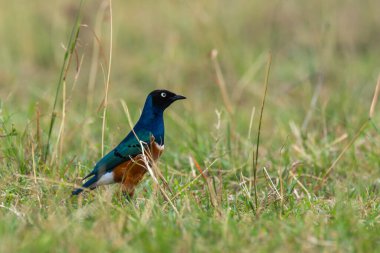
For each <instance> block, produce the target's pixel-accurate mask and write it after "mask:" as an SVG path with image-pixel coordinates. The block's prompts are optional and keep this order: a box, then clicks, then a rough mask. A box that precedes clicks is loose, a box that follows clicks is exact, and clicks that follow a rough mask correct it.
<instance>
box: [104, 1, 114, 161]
mask: <svg viewBox="0 0 380 253" xmlns="http://www.w3.org/2000/svg"><path fill="white" fill-rule="evenodd" d="M109 11H110V49H109V55H108V56H109V59H108V71H107V80H106V87H105V96H104V107H103V117H102V156H103V155H104V132H105V128H106V116H107V106H108V90H109V85H110V75H111V62H112V36H113V35H112V0H109Z"/></svg>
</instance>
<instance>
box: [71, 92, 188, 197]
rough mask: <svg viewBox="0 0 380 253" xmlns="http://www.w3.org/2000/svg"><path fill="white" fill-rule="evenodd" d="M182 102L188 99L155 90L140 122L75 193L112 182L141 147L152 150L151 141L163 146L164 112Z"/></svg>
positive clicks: (148, 98) (98, 163)
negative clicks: (119, 170)
mask: <svg viewBox="0 0 380 253" xmlns="http://www.w3.org/2000/svg"><path fill="white" fill-rule="evenodd" d="M179 99H185V97H183V96H180V95H176V94H174V93H172V92H170V91H168V90H155V91H152V92H151V93H150V94H149V95H148V97H147V99H146V101H145V104H144V108H143V111H142V113H141V116H140V119H139V120H138V122H137V123H136V125H135V127H134V128H133V130H132V131H131V132H130V133H129V134H128V135H127V136H126V137H125V138H124V140H122V141H121V142H120V144H119V145H117V146H116V147H115V148H114V149H113V150H111V151H110V152H109V153H108V154H106V155H105V156H104V157H103V158H102V159H100V160H99V161H98V162H97V163H96V165H95V167H94V169H93V170H92V171H91V172H90V173H89V174H88V175H87V176H86V177H84V178H83V180H85V179H88V180H87V181H86V182H85V183H84V184H83V185H82V187H81V188H78V189H75V190H74V191H73V192H72V194H73V195H78V194H79V193H81V192H82V191H83V190H84V188H89V189H94V188H96V187H97V186H99V185H100V182H102V183H103V182H106V183H109V182H112V180H111V179H110V178H108V177H110V176H112V175H113V170H114V169H115V168H117V167H118V166H119V167H120V165H122V164H123V163H126V162H128V161H130V160H131V159H133V158H135V157H136V156H138V155H141V153H142V145H143V146H144V148H148V149H149V145H150V144H151V143H150V142H151V140H152V138H153V139H154V142H155V144H158V146H163V145H164V140H165V127H164V117H163V113H164V110H165V109H166V108H167V107H168V106H169V105H170V104H171V103H173V102H174V101H176V100H179ZM106 183H104V184H106Z"/></svg>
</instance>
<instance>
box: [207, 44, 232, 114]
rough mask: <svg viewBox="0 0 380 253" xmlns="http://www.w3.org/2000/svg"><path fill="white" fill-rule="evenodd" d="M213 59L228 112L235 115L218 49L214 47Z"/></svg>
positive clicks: (217, 79) (217, 81) (218, 83)
mask: <svg viewBox="0 0 380 253" xmlns="http://www.w3.org/2000/svg"><path fill="white" fill-rule="evenodd" d="M211 60H212V63H213V64H214V68H215V73H216V84H217V85H218V87H219V90H220V93H221V94H222V98H223V103H224V106H225V107H226V109H227V111H228V113H229V114H230V115H233V113H234V110H233V106H232V103H231V101H230V98H229V96H228V93H227V87H226V86H227V85H226V81H225V80H224V77H223V73H222V69H221V68H220V64H219V61H218V50H216V49H213V50H212V51H211Z"/></svg>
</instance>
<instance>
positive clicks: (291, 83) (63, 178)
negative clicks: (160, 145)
mask: <svg viewBox="0 0 380 253" xmlns="http://www.w3.org/2000/svg"><path fill="white" fill-rule="evenodd" d="M83 2H84V4H83V6H82V8H81V9H80V8H79V1H78V0H51V1H46V0H33V1H5V0H0V135H1V136H2V137H3V135H7V134H9V133H12V128H14V129H15V132H17V136H13V135H10V137H9V138H2V137H1V138H0V140H1V141H2V142H1V143H0V144H1V145H0V151H1V154H0V158H1V160H0V161H1V166H0V167H1V168H3V169H0V188H2V192H1V196H0V202H1V207H2V208H1V209H0V210H1V213H4V217H7V218H4V219H2V223H1V224H0V228H1V229H0V230H1V231H2V233H1V236H0V239H1V240H2V243H0V245H1V247H4V249H5V250H4V252H9V249H10V247H13V248H14V249H17V248H18V247H19V246H20V245H21V246H22V247H24V249H26V252H31V251H33V250H32V249H33V247H35V251H38V252H44V251H41V250H45V252H51V250H50V251H49V250H48V249H49V247H56V245H60V246H61V247H62V248H63V249H65V250H67V251H68V252H79V251H80V249H82V250H83V249H84V250H86V249H87V250H88V251H90V250H89V249H93V250H99V251H101V250H102V249H103V252H106V251H110V248H111V249H114V250H115V251H117V250H118V249H119V250H120V249H123V247H124V249H131V248H128V247H129V245H132V247H135V248H132V251H133V249H135V252H136V251H137V252H139V250H138V249H140V250H141V249H147V248H149V247H150V248H149V249H151V251H152V252H159V251H160V249H161V251H162V249H166V248H168V247H176V249H177V252H185V251H183V250H181V249H188V248H191V247H193V249H198V250H199V249H206V250H205V251H207V252H209V251H208V250H207V249H208V248H209V247H210V245H213V244H214V245H216V246H217V249H219V250H226V249H235V250H237V251H240V250H241V249H242V248H244V247H242V245H243V246H244V245H245V246H246V249H249V248H248V247H249V246H252V245H254V247H255V248H254V250H257V248H256V245H259V244H260V243H262V244H260V245H261V247H262V248H259V250H258V251H260V249H265V248H266V249H267V250H268V252H273V249H274V248H277V249H280V251H281V252H283V250H286V249H288V250H289V251H291V252H297V251H300V250H302V249H310V248H312V249H314V250H315V251H314V252H320V249H321V247H327V251H329V252H330V249H332V248H331V247H335V248H334V249H337V251H338V252H339V248H343V249H345V250H343V251H342V252H350V251H358V252H360V249H361V250H363V252H371V251H372V250H373V249H374V247H376V246H377V247H378V245H379V243H378V234H379V226H378V224H380V222H379V216H378V213H379V208H380V207H379V204H378V203H379V201H378V196H379V191H380V190H379V189H380V187H379V185H380V184H379V182H380V181H379V180H378V179H379V170H378V168H379V166H380V160H379V159H378V157H379V154H380V138H379V131H378V130H377V126H378V125H379V123H380V122H379V117H378V115H377V114H375V116H374V118H373V120H372V121H371V124H368V126H371V127H368V128H367V129H366V130H365V131H364V130H363V131H361V134H360V135H358V138H357V139H356V142H355V143H354V144H353V145H351V146H350V147H351V148H350V149H348V151H347V153H345V154H344V156H342V159H341V160H340V161H339V163H336V164H335V165H336V166H335V165H334V166H335V167H334V170H333V173H332V174H331V177H330V178H329V181H328V183H326V186H325V187H324V188H323V189H322V190H321V191H313V189H315V188H314V187H315V186H316V185H317V184H319V182H320V181H321V178H322V177H323V176H324V175H326V174H325V173H326V172H327V171H328V168H329V167H330V166H331V164H332V163H333V162H334V161H336V159H337V157H338V156H339V154H341V152H342V150H344V148H345V147H346V146H347V145H348V144H349V142H350V141H351V140H353V136H354V135H355V133H356V132H357V131H358V129H359V127H360V125H361V124H362V122H364V121H365V120H366V119H368V113H369V107H370V104H371V100H372V96H373V92H374V89H375V84H376V81H377V78H378V75H379V73H380V46H379V45H380V44H379V41H380V15H379V10H380V1H378V0H362V1H357V0H336V1H331V0H309V1H296V0H287V1H280V0H274V1H248V0H235V1H227V0H207V1H204V0H192V1H184V0H181V1H180V0H178V1H177V0H170V1H154V0H146V1H140V0H128V1H122V0H113V1H112V15H111V14H110V8H109V2H110V1H108V0H107V1H106V0H91V1H83ZM78 13H80V15H81V21H80V24H81V27H80V31H79V36H78V40H77V43H76V47H75V51H74V54H73V55H72V58H71V60H70V61H69V62H70V64H69V67H68V68H67V69H64V72H63V75H64V77H65V82H63V83H62V84H61V85H60V86H58V83H59V76H60V73H61V67H62V63H63V60H64V55H65V52H66V47H67V46H68V39H69V36H70V33H71V31H72V29H73V26H74V25H75V22H76V21H75V20H76V16H77V14H78ZM111 20H112V37H111V29H110V27H111ZM111 45H112V53H111V55H112V60H111V68H110V69H111V71H110V83H109V88H108V101H107V114H106V124H105V129H104V138H105V140H104V150H103V151H104V152H107V151H109V150H110V149H111V148H112V147H113V146H114V145H116V144H118V143H119V141H120V140H121V139H122V138H123V137H124V136H125V134H126V133H127V132H129V130H130V127H129V123H128V119H127V115H126V114H127V113H126V111H127V108H128V110H129V113H130V114H131V118H132V121H133V122H135V121H136V120H137V119H138V117H139V115H140V111H141V109H142V106H143V103H144V101H145V97H146V95H147V94H148V93H149V92H150V91H152V90H153V89H158V88H166V89H169V90H172V91H174V92H176V93H179V94H182V95H184V96H186V97H187V98H188V99H187V100H184V101H180V102H178V103H175V104H174V105H173V106H171V107H170V108H169V109H168V110H167V112H166V116H165V124H166V133H167V135H166V138H165V141H166V143H165V148H166V150H168V151H167V152H165V154H164V156H163V157H162V159H161V161H162V162H161V163H160V166H161V168H162V170H163V172H164V176H165V178H166V179H167V180H168V182H169V185H170V186H171V187H172V188H173V190H174V192H175V193H177V192H181V193H182V194H181V196H179V197H178V198H177V199H176V202H175V203H174V204H175V206H177V208H178V209H179V210H180V212H181V214H180V215H179V216H177V214H176V213H174V212H173V210H172V209H170V208H168V206H167V205H166V204H167V203H166V202H165V201H164V200H163V199H162V198H161V199H160V195H158V194H155V193H157V191H155V192H154V190H152V189H156V190H157V188H154V184H153V183H152V182H151V181H150V182H149V180H147V183H144V185H143V186H142V187H141V188H140V191H139V192H138V193H137V196H138V197H137V198H136V199H137V200H136V202H133V204H132V205H134V203H137V205H140V206H139V207H138V208H129V207H131V206H130V203H127V204H125V203H124V202H123V201H121V200H120V199H117V197H114V198H113V199H112V197H110V196H111V195H110V194H109V191H106V190H99V191H94V194H92V195H89V197H88V198H85V199H84V203H85V205H83V207H82V202H81V201H78V203H77V202H76V201H69V200H67V196H68V194H69V193H70V191H71V189H72V186H73V184H74V183H78V182H79V181H80V180H78V179H79V178H81V177H82V176H83V175H85V174H87V173H88V171H89V170H90V169H91V167H92V166H93V164H94V162H95V161H97V160H98V159H99V157H101V153H102V144H101V143H102V131H103V130H102V116H103V110H104V105H105V102H104V101H105V93H106V83H107V81H106V80H107V73H108V67H109V59H110V48H111ZM270 56H271V57H272V58H271V59H272V62H271V69H270V74H269V86H268V93H267V100H266V105H265V109H264V115H263V121H262V129H261V145H260V157H259V166H258V167H259V171H258V178H259V179H258V188H259V193H258V196H259V206H258V207H259V208H261V209H258V208H256V209H255V208H254V207H253V204H252V203H253V202H254V201H253V196H254V194H253V187H252V181H253V180H252V171H253V170H252V153H253V150H254V147H255V146H254V145H255V143H256V141H257V126H258V122H259V111H260V106H261V101H262V98H263V93H264V87H265V85H264V82H265V76H266V69H267V64H268V60H269V57H270ZM57 87H58V97H57V100H56V101H57V104H56V108H55V113H56V120H55V124H54V128H53V131H52V138H51V141H50V156H49V159H48V162H47V163H44V162H43V159H41V158H42V153H43V149H44V145H45V144H46V143H47V138H48V132H49V124H50V119H51V114H52V111H53V104H54V101H55V95H56V91H57ZM191 157H195V160H197V161H198V162H199V164H200V166H201V167H202V168H206V167H207V168H209V171H208V172H209V173H210V174H209V175H210V178H212V180H213V182H214V188H210V185H211V184H208V185H206V183H205V182H204V181H202V178H200V179H199V180H198V181H196V182H195V183H194V181H195V179H194V178H195V176H196V175H198V171H197V170H195V169H194V163H192V160H191ZM264 166H266V167H267V169H268V171H269V174H270V176H271V178H272V180H273V182H274V183H273V182H272V184H275V185H276V187H277V188H278V189H279V191H281V192H280V193H281V196H283V197H284V198H281V201H279V199H276V198H275V197H273V196H277V195H275V194H274V192H275V191H274V190H273V185H272V184H270V183H269V180H268V178H269V175H268V176H266V174H264V171H263V170H262V168H263V167H264ZM4 168H5V169H4ZM295 175H297V177H298V178H299V179H297V178H296V176H295ZM32 176H33V177H34V178H31V177H32ZM36 176H38V177H39V181H38V182H37V179H36ZM15 177H17V180H14V179H15ZM32 179H33V180H32ZM192 180H194V181H192ZM57 182H59V183H57ZM209 182H211V181H209ZM193 183H194V184H193ZM187 187H188V188H187ZM207 187H209V188H207ZM106 189H107V188H106ZM108 189H116V187H115V188H108ZM141 189H143V190H141ZM184 189H185V190H186V191H184ZM210 189H214V190H215V189H216V190H215V192H216V195H217V197H218V199H219V203H220V206H219V207H220V209H218V207H216V206H215V205H213V204H214V203H212V201H211V200H210V198H211V197H210V198H209V194H210V196H211V193H209V191H210V192H211V190H210ZM182 191H184V192H182ZM97 194H98V195H97ZM107 194H108V195H107ZM310 194H311V195H310ZM99 195H100V196H101V197H99ZM157 195H158V197H157ZM52 196H54V197H52ZM92 196H97V197H98V199H95V200H94V199H93V198H91V197H92ZM149 200H157V201H149ZM159 200H160V201H161V202H160V201H159ZM86 201H87V202H86ZM164 202H165V203H164ZM3 203H4V205H3ZM62 203H64V204H62ZM126 205H127V207H128V208H125V207H126ZM150 205H151V206H150ZM146 206H147V207H146ZM145 207H146V208H145ZM165 207H166V209H165ZM347 207H349V208H347ZM12 208H15V209H14V210H16V211H17V212H19V213H20V216H22V215H25V217H27V218H28V219H25V220H27V222H23V220H19V217H18V213H17V212H16V211H14V210H13V209H12ZM152 209H153V210H154V211H153V212H152ZM280 209H281V210H280ZM95 210H96V211H95ZM108 210H112V218H111V219H108V218H109V217H110V216H109V212H108ZM220 210H221V211H220ZM217 211H219V212H217ZM126 212H128V213H127V214H126ZM253 212H255V214H253ZM257 212H258V213H260V214H262V216H261V217H259V215H256V214H257ZM14 214H16V215H14ZM220 214H224V216H219V215H220ZM23 217H24V216H23ZM130 217H131V218H130ZM178 217H180V218H178ZM220 217H223V218H220ZM283 217H285V218H284V219H283ZM224 218H225V219H224ZM182 219H183V220H182ZM168 220H169V222H170V221H171V223H170V226H168V225H167V224H169V223H168ZM62 221H65V224H67V225H65V226H62ZM127 221H128V222H127ZM246 221H249V222H246ZM252 221H254V222H255V223H254V224H255V226H252V223H250V222H252ZM29 222H30V224H32V225H33V226H31V225H30V224H29ZM82 222H83V223H82ZM181 222H183V223H181ZM276 222H277V223H276ZM35 224H38V226H34V225H35ZM78 224H82V225H83V226H78ZM178 224H179V225H178ZM227 225H228V226H229V225H231V226H230V227H227ZM88 227H93V228H95V229H92V230H91V229H88ZM1 231H0V232H1ZM110 231H111V232H112V233H111V232H110ZM161 231H163V232H162V233H161ZM109 232H110V233H109ZM372 232H374V233H372ZM14 233H16V234H17V235H16V236H13V234H14ZM253 235H254V236H253ZM256 235H257V236H256ZM112 236H116V237H115V238H118V239H117V240H116V239H115V240H114V241H112V240H113V239H112V240H111V239H110V237H112ZM25 238H26V239H25ZM62 238H63V239H62ZM83 238H85V239H86V238H87V240H84V239H83ZM99 238H101V239H103V238H108V241H104V240H101V239H99ZM152 238H153V239H154V240H152ZM204 238H206V239H204ZM210 238H211V239H210ZM242 238H244V239H242ZM207 239H209V240H211V243H210V241H208V240H207ZM318 240H321V241H318ZM3 242H4V243H3ZM21 242H23V243H21ZM36 242H38V245H39V246H41V247H39V246H35V245H37V243H36ZM109 242H112V243H109ZM236 242H237V243H236ZM83 245H84V246H83ZM99 245H100V246H99ZM226 245H229V247H230V248H226ZM263 245H264V246H263ZM283 245H286V246H285V247H284V246H283ZM321 245H322V246H321ZM331 245H332V246H331ZM1 247H0V249H1ZM7 247H8V248H7ZM182 247H183V248H182ZM271 247H272V248H271ZM313 247H314V248H313ZM329 247H330V248H329ZM366 247H367V250H365V249H366ZM136 249H137V250H136ZM324 249H326V248H324ZM354 249H359V250H354ZM46 250H47V251H46ZM0 251H1V250H0ZM15 252H21V251H17V250H15ZM123 252H124V251H123ZM247 252H252V249H250V250H249V251H247Z"/></svg>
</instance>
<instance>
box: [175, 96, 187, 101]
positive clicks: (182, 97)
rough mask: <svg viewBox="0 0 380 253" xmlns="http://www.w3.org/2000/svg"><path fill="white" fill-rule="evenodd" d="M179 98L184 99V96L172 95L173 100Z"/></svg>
mask: <svg viewBox="0 0 380 253" xmlns="http://www.w3.org/2000/svg"><path fill="white" fill-rule="evenodd" d="M180 99H186V97H184V96H181V95H175V96H174V97H172V100H173V102H174V101H176V100H180Z"/></svg>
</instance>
